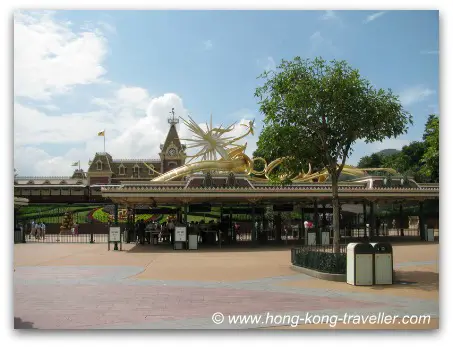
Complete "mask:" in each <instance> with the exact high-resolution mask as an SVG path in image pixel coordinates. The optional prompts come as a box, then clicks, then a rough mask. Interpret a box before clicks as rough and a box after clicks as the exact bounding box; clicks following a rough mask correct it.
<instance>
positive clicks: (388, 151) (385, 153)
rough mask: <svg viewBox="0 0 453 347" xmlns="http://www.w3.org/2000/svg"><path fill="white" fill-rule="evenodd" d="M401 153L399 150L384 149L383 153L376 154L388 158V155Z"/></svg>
mask: <svg viewBox="0 0 453 347" xmlns="http://www.w3.org/2000/svg"><path fill="white" fill-rule="evenodd" d="M399 152H401V151H400V150H398V149H383V150H382V151H379V152H377V153H376V154H379V155H382V156H384V157H386V156H388V155H392V154H396V153H399Z"/></svg>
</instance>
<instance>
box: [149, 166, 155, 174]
mask: <svg viewBox="0 0 453 347" xmlns="http://www.w3.org/2000/svg"><path fill="white" fill-rule="evenodd" d="M148 166H149V167H150V168H151V169H153V170H155V168H154V165H153V164H148ZM151 169H149V170H148V172H149V174H150V175H154V171H153V170H151Z"/></svg>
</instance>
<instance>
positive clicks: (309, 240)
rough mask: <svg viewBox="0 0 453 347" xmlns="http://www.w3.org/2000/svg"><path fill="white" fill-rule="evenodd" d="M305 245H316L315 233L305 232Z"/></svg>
mask: <svg viewBox="0 0 453 347" xmlns="http://www.w3.org/2000/svg"><path fill="white" fill-rule="evenodd" d="M307 245H316V232H314V231H309V232H307Z"/></svg>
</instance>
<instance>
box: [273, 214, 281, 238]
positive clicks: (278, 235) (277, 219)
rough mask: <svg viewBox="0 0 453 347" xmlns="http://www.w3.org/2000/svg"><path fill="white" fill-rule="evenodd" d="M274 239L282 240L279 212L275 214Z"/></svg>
mask: <svg viewBox="0 0 453 347" xmlns="http://www.w3.org/2000/svg"><path fill="white" fill-rule="evenodd" d="M275 239H276V241H281V240H282V214H281V213H280V212H278V213H277V216H275Z"/></svg>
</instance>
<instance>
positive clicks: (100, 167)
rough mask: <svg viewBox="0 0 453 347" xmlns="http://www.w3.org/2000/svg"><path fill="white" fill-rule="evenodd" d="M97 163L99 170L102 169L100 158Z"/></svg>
mask: <svg viewBox="0 0 453 347" xmlns="http://www.w3.org/2000/svg"><path fill="white" fill-rule="evenodd" d="M96 165H97V170H98V171H101V170H102V161H100V160H98V161H97V163H96Z"/></svg>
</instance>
